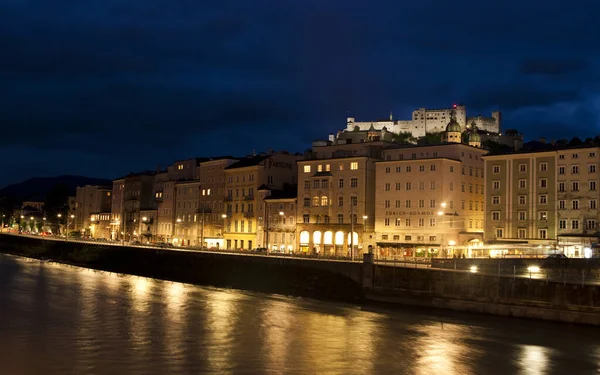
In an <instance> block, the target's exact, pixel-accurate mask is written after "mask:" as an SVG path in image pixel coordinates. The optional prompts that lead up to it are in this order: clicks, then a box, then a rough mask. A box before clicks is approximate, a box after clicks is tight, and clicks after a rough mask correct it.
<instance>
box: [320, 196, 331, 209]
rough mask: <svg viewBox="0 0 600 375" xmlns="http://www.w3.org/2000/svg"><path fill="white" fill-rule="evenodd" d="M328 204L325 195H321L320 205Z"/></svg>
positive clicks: (325, 205)
mask: <svg viewBox="0 0 600 375" xmlns="http://www.w3.org/2000/svg"><path fill="white" fill-rule="evenodd" d="M328 205H329V200H328V199H327V197H326V196H322V197H321V206H323V207H327V206H328Z"/></svg>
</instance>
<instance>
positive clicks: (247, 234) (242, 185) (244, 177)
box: [224, 151, 301, 250]
mask: <svg viewBox="0 0 600 375" xmlns="http://www.w3.org/2000/svg"><path fill="white" fill-rule="evenodd" d="M300 158H301V157H300V156H299V155H293V154H290V153H287V152H284V151H282V152H269V153H264V154H260V155H252V156H248V157H246V158H243V159H240V160H239V161H238V162H236V163H234V164H232V165H230V166H228V167H226V168H225V196H224V202H225V210H226V212H225V214H224V215H226V217H225V218H224V222H225V233H224V237H225V246H226V248H227V249H242V250H248V249H253V248H256V247H266V245H267V244H266V243H265V239H264V238H263V237H262V235H261V231H258V230H257V227H258V226H259V225H262V224H259V223H258V222H259V220H261V221H262V220H263V212H264V211H263V210H264V202H263V201H262V199H260V198H259V195H258V194H257V193H258V189H259V188H260V187H262V186H265V187H267V188H268V189H283V186H284V184H292V185H293V184H295V183H296V178H297V165H296V162H297V161H298V159H300Z"/></svg>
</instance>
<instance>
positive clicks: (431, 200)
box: [429, 199, 435, 208]
mask: <svg viewBox="0 0 600 375" xmlns="http://www.w3.org/2000/svg"><path fill="white" fill-rule="evenodd" d="M429 208H435V199H430V200H429Z"/></svg>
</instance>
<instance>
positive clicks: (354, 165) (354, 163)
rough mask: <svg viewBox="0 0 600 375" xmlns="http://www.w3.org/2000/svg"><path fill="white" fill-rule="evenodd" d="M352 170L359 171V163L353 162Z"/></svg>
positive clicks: (351, 164)
mask: <svg viewBox="0 0 600 375" xmlns="http://www.w3.org/2000/svg"><path fill="white" fill-rule="evenodd" d="M350 169H351V170H357V169H358V162H356V161H353V162H352V163H350Z"/></svg>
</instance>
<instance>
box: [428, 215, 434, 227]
mask: <svg viewBox="0 0 600 375" xmlns="http://www.w3.org/2000/svg"><path fill="white" fill-rule="evenodd" d="M429 226H430V227H435V218H433V217H432V218H430V219H429Z"/></svg>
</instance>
